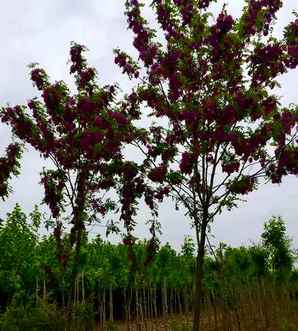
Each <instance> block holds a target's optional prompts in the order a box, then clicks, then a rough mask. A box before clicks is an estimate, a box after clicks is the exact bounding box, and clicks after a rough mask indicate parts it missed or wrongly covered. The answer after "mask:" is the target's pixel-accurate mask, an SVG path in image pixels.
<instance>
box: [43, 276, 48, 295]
mask: <svg viewBox="0 0 298 331" xmlns="http://www.w3.org/2000/svg"><path fill="white" fill-rule="evenodd" d="M46 297H47V286H46V280H45V279H44V280H43V299H44V300H45V299H46Z"/></svg>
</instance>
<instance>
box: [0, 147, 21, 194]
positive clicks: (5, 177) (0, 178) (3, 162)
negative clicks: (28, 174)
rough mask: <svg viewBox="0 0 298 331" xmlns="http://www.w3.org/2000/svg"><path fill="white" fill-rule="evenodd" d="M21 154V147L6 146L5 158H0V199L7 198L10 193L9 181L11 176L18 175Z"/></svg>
mask: <svg viewBox="0 0 298 331" xmlns="http://www.w3.org/2000/svg"><path fill="white" fill-rule="evenodd" d="M21 153H22V148H21V145H20V144H17V143H14V144H10V145H8V147H7V148H6V156H4V157H1V158H0V197H1V198H2V199H3V200H5V198H7V196H8V194H9V192H10V187H9V182H8V181H9V179H10V178H11V176H12V175H15V176H17V175H18V174H19V168H20V164H19V159H20V157H21Z"/></svg>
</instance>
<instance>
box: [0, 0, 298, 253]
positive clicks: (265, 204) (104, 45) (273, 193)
mask: <svg viewBox="0 0 298 331" xmlns="http://www.w3.org/2000/svg"><path fill="white" fill-rule="evenodd" d="M145 2H146V3H150V2H151V0H145ZM226 2H227V3H228V8H229V9H230V10H231V12H232V14H234V15H236V16H237V15H239V13H240V11H241V8H242V5H243V3H244V1H243V0H236V1H235V0H227V1H226ZM218 3H219V4H220V5H221V4H222V3H223V1H221V0H219V1H218ZM292 10H298V1H297V0H284V8H283V9H282V10H281V11H280V12H279V15H278V22H279V23H278V26H277V28H276V31H275V33H276V35H278V36H280V35H281V34H282V30H283V27H284V26H285V25H286V24H287V23H288V22H289V21H290V20H291V19H292V18H293V15H291V12H292ZM123 12H124V0H108V1H96V0H88V1H86V0H43V1H38V0H26V1H19V0H10V1H5V2H3V3H2V6H1V12H0V40H1V45H2V46H1V49H2V51H1V54H0V59H1V60H0V104H1V105H4V104H6V103H7V102H8V103H10V104H16V103H23V102H25V101H26V100H27V99H29V98H30V97H33V96H35V95H36V91H35V90H34V89H33V87H32V84H31V82H30V80H29V75H28V73H29V70H28V68H27V65H28V64H30V63H32V62H38V63H40V64H41V65H42V66H43V67H44V68H46V69H47V71H48V73H49V74H50V76H51V77H52V78H53V79H54V80H60V79H64V80H65V81H67V82H71V80H70V78H69V75H68V71H69V67H68V66H67V59H68V51H69V45H70V42H71V41H76V42H78V43H83V44H84V45H86V46H87V47H88V48H89V50H90V51H89V53H88V58H89V60H90V62H91V64H92V65H93V66H95V67H96V68H97V70H98V72H99V77H100V81H101V82H102V83H110V82H115V81H118V82H119V83H120V85H121V87H122V88H123V89H124V90H126V89H128V88H129V86H130V83H129V82H128V81H127V79H126V78H125V77H123V76H122V75H121V72H120V70H119V69H118V68H117V67H116V66H115V65H114V63H113V52H112V50H113V48H115V47H120V48H122V49H125V50H128V51H130V53H132V54H134V51H133V48H132V47H131V42H132V35H131V33H130V32H129V31H127V29H126V19H125V17H124V15H123ZM148 14H149V19H150V20H152V14H151V13H150V12H148ZM297 74H298V71H297V70H295V71H293V72H292V73H290V74H287V75H286V76H284V77H282V78H281V79H280V81H281V83H282V90H281V92H280V93H281V95H282V96H283V98H282V102H283V103H284V104H288V103H290V102H294V103H298V89H297V85H296V84H297ZM9 141H10V132H9V130H8V129H7V128H6V127H4V126H3V125H2V126H1V127H0V150H1V151H3V149H4V147H5V146H7V144H8V143H9ZM43 165H44V162H43V160H41V159H40V158H39V155H38V154H37V153H36V152H34V151H32V150H28V152H27V153H26V155H25V157H24V159H23V161H22V175H21V176H20V177H19V178H17V179H15V180H14V181H13V187H14V194H13V195H12V196H11V197H10V199H9V200H8V201H6V202H4V203H3V202H2V203H1V211H0V216H2V217H3V216H4V215H5V213H6V212H8V211H10V210H11V209H12V208H13V206H14V204H15V203H16V202H19V203H20V204H21V205H22V207H23V208H24V210H25V211H27V212H28V211H30V210H32V207H33V205H34V204H38V203H40V200H41V197H42V194H43V190H42V188H41V187H40V186H39V185H38V181H39V179H38V174H39V172H40V170H41V168H42V166H43ZM271 215H281V216H282V217H283V218H284V219H285V220H287V225H288V231H289V233H290V236H291V237H292V238H293V240H294V245H295V247H298V179H297V178H295V177H288V178H286V179H285V180H284V183H283V184H282V185H280V186H277V185H275V186H273V185H267V186H264V187H262V188H260V190H259V191H258V192H255V193H252V194H251V195H250V196H249V197H248V201H247V203H243V204H241V205H240V206H239V208H237V209H235V210H234V211H233V212H231V213H224V214H222V215H220V216H219V217H218V219H217V220H216V224H214V227H213V231H212V234H213V235H214V236H215V238H216V239H213V242H214V243H216V242H218V241H225V242H227V243H228V244H231V245H240V244H247V243H249V242H250V241H256V240H257V239H258V237H259V235H260V233H261V231H262V226H263V222H264V221H265V220H267V219H268V218H269V217H270V216H271ZM142 218H143V217H142V215H140V216H139V219H140V222H141V224H142ZM160 219H161V222H162V224H163V235H162V240H163V241H170V242H171V243H172V244H173V245H174V246H176V247H178V246H179V245H180V244H181V242H182V240H183V237H184V235H186V234H190V233H191V230H190V229H189V224H188V222H187V220H186V219H185V217H184V215H183V212H177V211H175V210H174V206H173V205H172V204H171V202H167V203H164V204H163V205H162V206H161V209H160ZM138 233H139V234H140V235H146V233H147V231H145V230H144V226H142V225H140V226H139V227H138Z"/></svg>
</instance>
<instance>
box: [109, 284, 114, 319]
mask: <svg viewBox="0 0 298 331" xmlns="http://www.w3.org/2000/svg"><path fill="white" fill-rule="evenodd" d="M113 310H114V309H113V288H112V286H110V287H109V315H110V321H114V311H113Z"/></svg>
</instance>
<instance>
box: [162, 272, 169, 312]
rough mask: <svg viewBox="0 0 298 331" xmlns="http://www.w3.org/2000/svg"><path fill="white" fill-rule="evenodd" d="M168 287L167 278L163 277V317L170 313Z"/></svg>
mask: <svg viewBox="0 0 298 331" xmlns="http://www.w3.org/2000/svg"><path fill="white" fill-rule="evenodd" d="M167 292H168V289H167V280H166V278H165V277H164V278H163V284H162V314H163V317H165V316H167V315H168V293H167Z"/></svg>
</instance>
